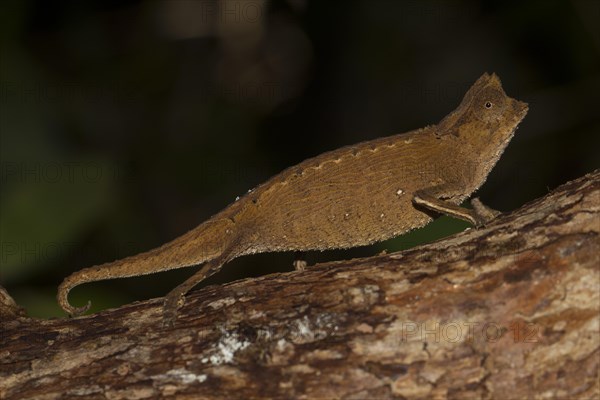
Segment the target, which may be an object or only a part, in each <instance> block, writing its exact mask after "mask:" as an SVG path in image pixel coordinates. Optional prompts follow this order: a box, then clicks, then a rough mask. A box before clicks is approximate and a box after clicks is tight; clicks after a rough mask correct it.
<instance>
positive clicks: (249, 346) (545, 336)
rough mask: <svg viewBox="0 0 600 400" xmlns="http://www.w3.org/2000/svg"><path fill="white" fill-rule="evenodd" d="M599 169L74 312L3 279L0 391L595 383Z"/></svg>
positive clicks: (511, 392) (554, 389) (533, 394)
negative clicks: (368, 237) (46, 307)
mask: <svg viewBox="0 0 600 400" xmlns="http://www.w3.org/2000/svg"><path fill="white" fill-rule="evenodd" d="M599 211H600V171H596V172H594V173H592V174H589V175H586V176H584V177H582V178H580V179H577V180H575V181H572V182H569V183H567V184H565V185H563V186H561V187H560V188H558V189H556V190H554V191H553V192H551V193H550V194H548V195H547V196H545V197H544V198H541V199H538V200H536V201H533V202H531V203H529V204H527V205H525V206H524V207H522V208H520V209H519V210H517V211H514V212H512V213H510V214H505V215H502V216H500V217H499V218H497V219H495V220H494V221H492V222H491V223H490V225H489V226H487V227H486V228H483V229H478V230H475V229H470V230H467V231H465V232H462V233H460V234H457V235H454V236H452V237H450V238H447V239H444V240H441V241H438V242H435V243H432V244H428V245H424V246H420V247H418V248H414V249H411V250H408V251H404V252H401V253H394V254H388V255H380V256H376V257H371V258H366V259H357V260H348V261H341V262H334V263H328V264H322V265H317V266H314V267H312V268H308V269H307V270H305V271H302V272H290V273H282V274H273V275H269V276H265V277H261V278H258V279H246V280H243V281H238V282H233V283H230V284H227V285H223V286H211V287H207V288H205V289H203V290H198V291H196V292H193V293H191V294H190V295H189V296H188V298H187V303H186V305H185V306H184V308H183V309H182V310H181V311H180V315H179V319H178V321H177V324H176V325H175V326H174V327H172V328H165V327H163V326H162V323H161V316H162V314H161V305H162V299H154V300H149V301H144V302H138V303H134V304H130V305H127V306H124V307H121V308H118V309H113V310H107V311H104V312H101V313H98V314H95V315H90V316H84V317H79V318H75V319H58V320H35V319H30V318H27V317H25V316H24V315H23V313H22V312H20V310H19V309H18V307H16V305H15V304H14V302H11V299H10V297H9V296H8V294H6V293H5V292H1V291H0V295H1V296H0V300H1V301H0V317H1V318H2V326H1V328H0V329H1V333H2V335H1V337H0V397H1V398H2V399H23V398H41V399H58V398H86V399H94V398H98V399H104V398H109V399H146V398H159V397H160V398H162V397H170V396H173V397H178V398H185V397H186V396H187V397H190V398H211V399H212V398H215V399H235V398H247V399H248V398H281V399H284V398H285V399H287V398H301V399H302V398H304V399H316V398H343V399H367V398H369V399H372V398H398V399H402V398H411V399H413V398H456V399H469V398H503V399H522V398H542V397H546V398H569V399H573V398H581V399H584V398H598V397H599V395H600V393H599V383H598V382H599V381H598V377H599V370H598V366H599V363H600V334H599V311H600V293H599V292H600V272H599V270H600V259H599V254H600V240H599V236H598V234H599V231H600V212H599Z"/></svg>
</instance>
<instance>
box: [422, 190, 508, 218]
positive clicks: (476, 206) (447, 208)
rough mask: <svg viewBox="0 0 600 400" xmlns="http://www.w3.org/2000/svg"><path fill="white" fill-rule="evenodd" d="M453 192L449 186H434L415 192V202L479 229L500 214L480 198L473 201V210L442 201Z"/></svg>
mask: <svg viewBox="0 0 600 400" xmlns="http://www.w3.org/2000/svg"><path fill="white" fill-rule="evenodd" d="M452 192H453V191H452V189H451V187H450V186H448V185H440V186H433V187H431V188H427V189H422V190H418V191H417V192H415V195H414V196H413V202H414V203H415V204H417V205H419V206H422V207H425V208H427V209H429V210H432V211H435V212H437V213H440V214H444V215H447V216H449V217H454V218H458V219H461V220H463V221H467V222H469V223H471V224H473V225H474V226H476V227H478V228H479V227H481V226H483V225H485V224H486V223H487V222H489V221H491V220H492V219H494V218H495V217H497V216H498V215H499V214H500V212H499V211H496V210H493V209H491V208H489V207H487V206H485V205H483V203H481V201H480V200H479V199H478V198H474V199H473V200H472V201H471V204H472V205H473V209H468V208H464V207H461V206H459V205H456V204H454V203H451V202H449V201H446V200H442V199H441V198H442V197H448V193H452Z"/></svg>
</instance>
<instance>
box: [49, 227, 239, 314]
mask: <svg viewBox="0 0 600 400" xmlns="http://www.w3.org/2000/svg"><path fill="white" fill-rule="evenodd" d="M233 229H234V223H233V221H231V220H230V219H227V218H225V219H218V220H212V219H211V220H208V221H207V222H205V223H203V224H201V225H200V226H198V227H197V228H195V229H193V230H191V231H189V232H188V233H186V234H184V235H182V236H180V237H178V238H176V239H174V240H173V241H171V242H169V243H166V244H164V245H162V246H160V247H157V248H156V249H153V250H150V251H147V252H145V253H140V254H137V255H135V256H131V257H127V258H123V259H121V260H116V261H113V262H109V263H105V264H100V265H95V266H93V267H89V268H85V269H82V270H81V271H77V272H75V273H73V274H71V275H69V276H68V277H67V278H65V280H64V281H63V282H62V283H61V284H60V286H59V287H58V295H57V299H58V304H59V305H60V307H61V308H62V309H63V310H65V311H66V312H67V313H68V314H70V315H74V316H76V315H81V314H83V313H85V312H86V311H87V310H88V309H89V308H90V305H91V303H90V302H89V301H88V303H87V305H85V306H83V307H74V306H72V305H71V304H70V303H69V300H68V295H69V291H71V289H73V288H74V287H75V286H78V285H81V284H83V283H87V282H95V281H101V280H106V279H115V278H126V277H130V276H139V275H147V274H152V273H155V272H161V271H167V270H170V269H175V268H183V267H189V266H192V265H196V264H201V263H203V262H206V261H210V260H212V259H214V258H216V257H218V256H219V255H220V254H221V253H223V251H224V250H225V248H226V247H227V246H228V245H229V242H230V241H231V239H230V238H232V237H233V236H234V234H233Z"/></svg>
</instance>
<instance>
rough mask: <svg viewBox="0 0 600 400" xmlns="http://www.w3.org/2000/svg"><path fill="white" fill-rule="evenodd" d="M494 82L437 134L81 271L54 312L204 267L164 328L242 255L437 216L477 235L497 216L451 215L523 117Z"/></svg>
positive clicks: (409, 139) (333, 154) (352, 236)
mask: <svg viewBox="0 0 600 400" xmlns="http://www.w3.org/2000/svg"><path fill="white" fill-rule="evenodd" d="M527 110H528V108H527V104H526V103H523V102H520V101H517V100H515V99H512V98H510V97H508V96H507V95H506V94H505V93H504V91H503V89H502V86H501V83H500V79H499V78H498V77H497V76H496V75H495V74H492V75H489V74H484V75H483V76H481V77H480V78H479V79H478V80H477V81H476V82H475V84H474V85H473V86H472V87H471V88H470V89H469V90H468V91H467V93H466V95H465V96H464V98H463V100H462V102H461V103H460V105H459V106H458V108H457V109H456V110H455V111H453V112H451V113H450V114H449V115H448V116H446V117H445V118H444V119H443V120H442V121H441V122H440V123H439V124H437V125H432V126H428V127H425V128H422V129H418V130H414V131H410V132H407V133H404V134H399V135H394V136H389V137H383V138H379V139H375V140H371V141H367V142H362V143H359V144H356V145H353V146H347V147H342V148H340V149H337V150H334V151H330V152H327V153H324V154H321V155H319V156H317V157H314V158H311V159H308V160H306V161H303V162H301V163H300V164H298V165H296V166H294V167H291V168H288V169H286V170H284V171H283V172H281V173H279V174H278V175H275V176H274V177H272V178H271V179H269V180H268V181H267V182H265V183H263V184H262V185H259V186H258V187H256V188H255V189H253V190H251V191H250V192H248V193H247V194H246V195H244V196H243V197H241V198H239V199H238V200H236V201H235V202H234V203H232V204H230V205H229V206H228V207H226V208H225V209H224V210H223V211H221V212H219V213H218V214H216V215H214V216H213V217H212V218H210V219H209V220H208V221H206V222H204V223H202V224H200V225H199V226H198V227H196V228H195V229H193V230H191V231H189V232H187V233H186V234H184V235H182V236H180V237H178V238H176V239H174V240H173V241H171V242H169V243H166V244H164V245H162V246H160V247H158V248H156V249H153V250H150V251H147V252H144V253H141V254H138V255H135V256H131V257H127V258H124V259H121V260H117V261H113V262H109V263H105V264H101V265H97V266H93V267H90V268H85V269H83V270H81V271H78V272H75V273H73V274H72V275H70V276H69V277H67V278H66V279H65V280H64V281H63V282H62V284H61V285H60V287H59V289H58V303H59V304H60V306H61V307H62V308H63V309H64V310H65V311H66V312H67V313H69V314H71V315H79V314H82V313H84V312H85V311H87V309H88V308H89V306H90V303H89V302H88V304H87V306H84V307H81V308H76V307H73V306H72V305H70V304H69V302H68V299H67V296H68V293H69V291H70V290H71V289H72V288H73V287H75V286H77V285H80V284H82V283H86V282H93V281H98V280H104V279H113V278H124V277H129V276H139V275H145V274H150V273H155V272H160V271H166V270H170V269H174V268H181V267H189V266H193V265H197V264H202V263H204V266H202V268H201V269H200V270H199V271H198V272H197V273H196V274H194V275H193V276H192V277H191V278H189V279H188V280H186V281H185V282H184V283H182V284H181V285H179V286H177V287H176V288H175V289H173V290H172V291H171V292H170V293H169V294H168V295H167V296H166V298H165V303H164V312H165V318H166V321H167V322H172V321H173V320H174V318H175V316H176V314H177V309H178V308H179V307H180V306H181V305H182V304H183V302H184V295H185V294H186V293H187V292H188V291H189V290H190V289H191V288H192V287H194V286H195V285H196V284H198V283H199V282H200V281H202V280H203V279H205V278H207V277H208V276H210V275H212V274H214V273H216V272H218V271H219V270H220V269H221V267H222V266H223V264H225V263H227V262H228V261H230V260H232V259H234V258H236V257H240V256H243V255H246V254H254V253H264V252H274V251H292V250H293V251H305V250H325V249H340V248H350V247H356V246H362V245H367V244H371V243H374V242H378V241H382V240H385V239H389V238H391V237H395V236H398V235H401V234H403V233H406V232H408V231H410V230H412V229H415V228H419V227H422V226H424V225H426V224H428V223H429V222H431V221H432V219H433V218H434V217H435V216H436V215H439V214H445V215H449V216H452V217H455V218H459V219H462V220H466V221H468V222H470V223H472V224H473V225H475V226H480V225H482V224H483V223H485V222H486V221H488V220H490V219H492V218H494V217H495V216H496V215H497V212H495V211H493V210H491V209H488V208H487V207H485V206H484V205H483V204H481V203H480V202H479V201H477V199H474V200H473V203H472V204H473V209H467V208H463V207H460V206H459V205H460V204H461V203H462V202H463V201H464V200H465V199H467V198H468V197H469V196H470V195H471V194H472V193H473V192H475V191H476V190H477V189H478V188H479V187H480V186H481V185H482V184H483V183H484V181H485V180H486V178H487V175H488V174H489V172H490V170H491V169H492V167H493V166H494V165H495V164H496V162H497V161H498V158H499V157H500V155H501V154H502V152H503V151H504V149H505V148H506V146H507V145H508V143H509V141H510V140H511V138H512V137H513V134H514V132H515V130H516V128H517V126H518V125H519V123H520V122H521V120H523V118H524V117H525V114H526V113H527Z"/></svg>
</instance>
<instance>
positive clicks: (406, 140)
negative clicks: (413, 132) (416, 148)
mask: <svg viewBox="0 0 600 400" xmlns="http://www.w3.org/2000/svg"><path fill="white" fill-rule="evenodd" d="M412 141H413V140H412V139H404V143H406V144H411V143H412Z"/></svg>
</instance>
